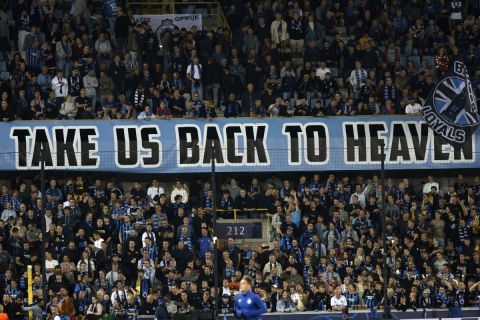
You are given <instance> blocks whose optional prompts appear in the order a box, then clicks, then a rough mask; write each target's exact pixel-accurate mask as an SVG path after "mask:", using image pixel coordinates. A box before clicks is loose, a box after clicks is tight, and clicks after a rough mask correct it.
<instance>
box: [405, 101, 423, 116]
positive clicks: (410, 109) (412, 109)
mask: <svg viewBox="0 0 480 320" xmlns="http://www.w3.org/2000/svg"><path fill="white" fill-rule="evenodd" d="M420 110H422V106H421V105H420V104H419V103H414V104H411V103H409V104H407V106H406V107H405V114H412V113H419V112H420Z"/></svg>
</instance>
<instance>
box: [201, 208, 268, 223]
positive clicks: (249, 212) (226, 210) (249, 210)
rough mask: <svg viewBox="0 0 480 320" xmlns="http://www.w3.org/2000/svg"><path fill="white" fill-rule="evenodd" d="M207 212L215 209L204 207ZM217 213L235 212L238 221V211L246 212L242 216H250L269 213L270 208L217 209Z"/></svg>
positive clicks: (235, 219) (234, 217)
mask: <svg viewBox="0 0 480 320" xmlns="http://www.w3.org/2000/svg"><path fill="white" fill-rule="evenodd" d="M204 210H205V211H206V212H212V211H213V209H210V208H205V209H204ZM216 211H217V213H222V212H223V213H233V220H234V221H235V222H237V218H238V216H239V215H238V213H246V215H245V217H244V216H243V215H240V216H241V217H242V218H248V216H249V215H250V214H252V213H263V214H267V215H268V213H269V212H268V209H264V208H263V209H262V208H248V209H247V208H244V209H217V210H216ZM266 217H267V216H263V217H262V218H266Z"/></svg>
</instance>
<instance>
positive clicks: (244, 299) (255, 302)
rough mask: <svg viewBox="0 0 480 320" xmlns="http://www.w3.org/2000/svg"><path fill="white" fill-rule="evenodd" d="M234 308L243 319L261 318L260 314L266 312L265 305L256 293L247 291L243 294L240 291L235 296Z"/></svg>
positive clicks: (253, 319)
mask: <svg viewBox="0 0 480 320" xmlns="http://www.w3.org/2000/svg"><path fill="white" fill-rule="evenodd" d="M235 310H236V311H235V312H236V313H237V315H240V314H242V315H243V319H245V320H261V319H262V317H261V314H262V313H265V312H267V307H266V305H265V303H264V302H263V300H262V299H260V297H259V296H258V295H257V294H255V293H253V292H252V291H248V292H247V293H245V294H243V293H242V292H240V293H239V294H238V295H237V296H236V297H235Z"/></svg>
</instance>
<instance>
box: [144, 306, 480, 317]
mask: <svg viewBox="0 0 480 320" xmlns="http://www.w3.org/2000/svg"><path fill="white" fill-rule="evenodd" d="M392 316H393V319H409V320H416V319H429V320H434V319H435V320H440V319H449V320H480V308H479V307H472V308H464V310H463V315H462V317H460V318H449V317H448V310H445V309H427V312H426V317H425V315H424V314H423V311H407V312H396V311H393V312H392ZM139 318H141V319H145V320H157V319H155V317H151V316H141V317H139ZM218 319H219V320H234V319H235V317H234V316H233V315H220V316H219V317H218ZM262 319H264V320H274V319H275V320H320V319H322V320H341V319H344V318H343V316H342V313H340V312H328V311H317V312H296V313H278V312H275V313H267V314H264V315H262ZM349 319H353V320H372V318H371V314H370V311H369V310H355V311H350V312H349ZM376 319H382V312H381V311H379V312H378V313H377V315H376ZM158 320H160V319H158Z"/></svg>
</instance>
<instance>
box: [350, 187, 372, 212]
mask: <svg viewBox="0 0 480 320" xmlns="http://www.w3.org/2000/svg"><path fill="white" fill-rule="evenodd" d="M368 191H370V188H369V186H366V187H365V189H363V191H362V192H360V193H358V192H354V193H352V195H351V196H350V204H352V202H353V201H352V199H353V197H354V196H357V198H358V202H359V203H360V205H361V206H362V208H365V206H366V205H367V195H368Z"/></svg>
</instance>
